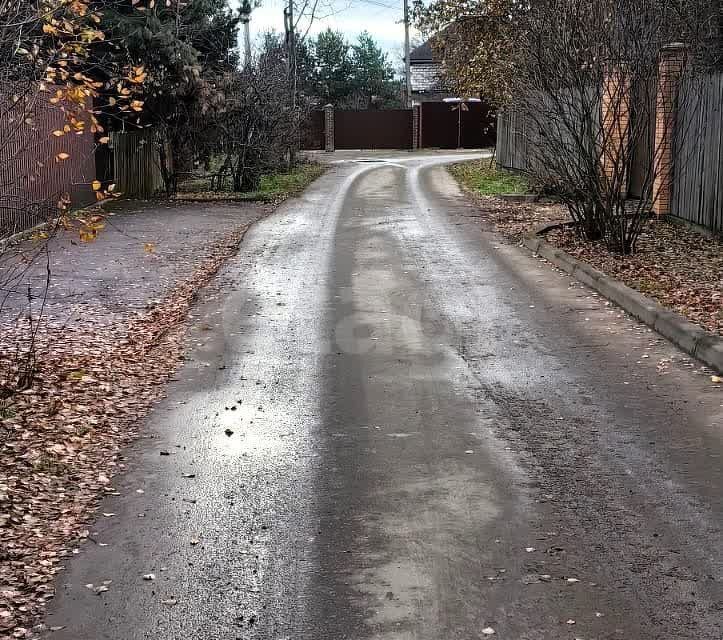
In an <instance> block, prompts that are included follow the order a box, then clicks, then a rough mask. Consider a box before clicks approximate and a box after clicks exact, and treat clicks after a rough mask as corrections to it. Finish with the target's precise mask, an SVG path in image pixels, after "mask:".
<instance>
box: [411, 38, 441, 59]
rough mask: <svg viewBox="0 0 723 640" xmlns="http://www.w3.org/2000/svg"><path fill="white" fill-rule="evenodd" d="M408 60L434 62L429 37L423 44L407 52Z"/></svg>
mask: <svg viewBox="0 0 723 640" xmlns="http://www.w3.org/2000/svg"><path fill="white" fill-rule="evenodd" d="M409 61H410V62H411V63H412V64H414V63H415V62H436V60H435V59H434V52H433V51H432V39H431V38H430V39H429V40H427V41H426V42H425V43H424V44H420V45H419V46H418V47H416V48H415V49H412V52H411V53H410V54H409Z"/></svg>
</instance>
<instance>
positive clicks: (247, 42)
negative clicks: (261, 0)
mask: <svg viewBox="0 0 723 640" xmlns="http://www.w3.org/2000/svg"><path fill="white" fill-rule="evenodd" d="M250 21H251V2H250V0H244V1H243V2H242V3H241V22H242V23H243V26H244V66H246V67H248V66H249V65H250V64H251V28H250V26H249V22H250Z"/></svg>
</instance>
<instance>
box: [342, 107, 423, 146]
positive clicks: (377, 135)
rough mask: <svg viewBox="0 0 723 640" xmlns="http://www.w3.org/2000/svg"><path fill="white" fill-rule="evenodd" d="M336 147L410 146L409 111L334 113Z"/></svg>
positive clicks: (410, 112) (410, 126)
mask: <svg viewBox="0 0 723 640" xmlns="http://www.w3.org/2000/svg"><path fill="white" fill-rule="evenodd" d="M334 147H335V148H336V149H411V148H412V110H411V109H381V110H366V111H335V112H334Z"/></svg>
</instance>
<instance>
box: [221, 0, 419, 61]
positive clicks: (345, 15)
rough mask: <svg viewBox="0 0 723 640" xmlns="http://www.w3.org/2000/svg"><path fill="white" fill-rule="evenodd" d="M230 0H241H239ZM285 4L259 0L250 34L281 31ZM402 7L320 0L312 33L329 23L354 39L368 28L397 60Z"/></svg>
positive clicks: (381, 0) (387, 2)
mask: <svg viewBox="0 0 723 640" xmlns="http://www.w3.org/2000/svg"><path fill="white" fill-rule="evenodd" d="M232 2H234V4H236V5H238V4H240V0H232ZM286 4H287V0H261V6H260V7H258V8H257V9H254V12H253V14H252V16H251V36H252V38H255V36H257V35H258V34H261V33H264V32H266V31H269V30H271V29H273V30H276V31H279V32H283V30H284V6H286ZM302 4H303V0H296V6H301V5H302ZM410 4H411V0H410ZM402 7H403V4H402V0H320V3H319V8H318V10H317V14H318V16H319V17H318V18H317V19H316V20H315V21H314V23H313V24H312V25H311V34H312V35H313V34H314V33H318V32H319V31H323V30H324V29H326V28H327V27H331V28H332V29H338V30H339V31H342V32H343V33H344V34H345V35H346V36H347V37H348V39H349V40H354V39H356V36H357V35H358V34H359V33H361V32H362V31H364V30H366V31H369V33H371V34H372V35H373V36H374V38H375V39H376V40H377V42H379V44H380V45H381V46H382V47H383V48H384V49H385V50H387V51H388V52H389V53H390V54H391V55H390V57H391V58H392V59H393V61H394V62H395V63H396V62H398V57H399V55H401V51H402V47H403V45H404V24H403V23H402V18H403V15H404V12H403V8H402ZM308 26H309V22H308V20H307V21H305V22H304V23H303V24H301V25H299V29H300V31H302V32H304V31H305V30H306V29H307V28H308ZM412 35H413V36H415V35H416V32H414V31H413V32H412Z"/></svg>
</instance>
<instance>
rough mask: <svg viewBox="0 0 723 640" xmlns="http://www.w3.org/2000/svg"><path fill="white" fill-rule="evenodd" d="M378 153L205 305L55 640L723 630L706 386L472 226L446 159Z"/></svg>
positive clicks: (320, 188)
mask: <svg viewBox="0 0 723 640" xmlns="http://www.w3.org/2000/svg"><path fill="white" fill-rule="evenodd" d="M456 157H459V156H456ZM373 158H374V160H375V161H374V162H367V161H363V160H362V161H355V160H354V159H353V155H352V154H346V155H345V156H339V160H340V161H339V162H338V163H337V164H334V165H333V168H332V170H331V171H330V172H329V173H327V174H326V175H325V176H324V177H322V178H321V179H320V180H319V181H317V182H316V183H315V184H314V185H313V186H312V188H311V189H309V190H308V191H307V193H306V194H305V195H304V197H302V198H300V199H298V200H295V201H290V202H288V203H287V204H286V205H284V206H283V207H282V208H281V209H280V210H279V211H278V212H277V213H275V214H274V215H272V216H271V217H269V218H267V219H265V220H262V221H261V222H259V223H257V224H256V226H255V227H254V228H253V229H252V230H251V231H250V232H249V234H248V235H247V238H246V240H245V242H244V243H243V245H242V247H241V251H240V253H239V255H238V257H237V258H235V259H234V260H232V261H231V263H230V264H229V265H228V268H227V269H226V270H225V271H224V273H223V274H222V276H221V278H220V279H219V281H218V283H217V284H216V286H215V288H212V289H211V290H210V291H209V292H207V294H206V295H205V296H204V298H203V300H202V303H201V305H200V306H199V308H198V309H197V311H196V313H195V317H194V319H193V329H192V342H191V352H190V357H189V361H188V363H187V365H186V366H185V367H184V369H183V370H182V371H181V372H180V373H179V375H178V380H177V381H176V382H174V383H173V384H172V385H171V387H170V389H169V394H168V398H167V400H166V401H164V402H163V403H162V404H161V405H160V406H159V407H158V408H157V409H156V410H155V411H154V412H153V414H152V415H151V416H150V419H149V420H148V425H147V428H146V434H147V436H146V438H144V439H143V440H142V441H140V442H139V443H138V444H137V445H135V446H134V447H132V448H131V449H130V450H129V451H128V452H127V455H126V467H127V468H126V471H125V473H123V474H122V475H121V476H119V478H118V479H117V481H116V483H115V486H116V488H117V490H118V494H119V495H117V496H111V497H109V498H108V499H107V500H106V503H105V504H104V506H103V509H102V511H104V512H107V513H113V514H115V515H114V516H111V517H100V518H99V520H98V522H97V523H96V524H95V525H94V527H93V528H92V540H91V541H89V542H86V543H84V544H83V546H82V547H81V548H80V550H79V553H78V554H77V556H75V557H74V558H73V560H72V562H70V563H69V566H68V569H67V571H66V572H64V573H63V574H62V575H61V578H60V581H59V587H58V596H57V598H56V600H55V602H54V604H53V605H52V609H51V612H50V616H49V619H48V621H47V624H48V625H52V626H54V627H63V628H62V629H59V630H56V631H54V632H49V633H48V636H49V637H52V638H55V639H61V640H106V639H107V640H111V639H112V640H130V639H133V640H135V639H146V638H149V639H150V638H153V639H156V640H171V639H173V640H189V639H193V640H207V639H208V640H211V639H214V640H233V639H235V638H243V639H247V638H248V639H253V638H258V639H263V640H296V639H304V640H306V639H308V640H342V639H349V640H367V639H372V638H374V639H378V640H455V639H459V640H470V639H474V638H484V637H489V636H490V635H491V634H490V631H492V630H493V631H494V633H495V635H494V636H493V637H497V638H501V639H505V640H527V639H529V640H533V639H535V640H540V639H548V638H549V639H552V638H555V639H556V638H570V639H574V638H583V639H585V640H592V639H597V640H601V639H604V638H611V639H620V640H623V639H624V640H649V639H650V640H652V639H658V638H665V639H680V638H695V639H696V640H704V639H711V640H713V639H719V638H721V637H722V635H723V631H722V627H721V618H722V616H723V593H722V591H721V580H723V557H722V552H721V550H722V549H723V544H722V542H723V539H722V538H723V537H722V535H721V523H722V522H723V517H722V516H723V501H722V500H721V495H722V493H723V471H722V465H721V462H722V458H721V454H722V453H723V446H722V432H723V429H722V426H723V409H722V407H723V395H722V394H721V391H720V389H715V388H714V387H713V385H712V384H711V382H710V377H709V375H706V374H705V373H704V372H702V371H700V369H699V365H697V364H695V363H691V362H690V361H688V360H687V359H686V358H685V356H684V354H682V353H681V352H679V351H676V350H675V349H674V348H673V347H671V346H670V345H669V344H667V343H666V342H664V341H662V340H660V339H659V338H658V337H657V336H656V335H655V334H653V333H651V332H650V331H649V330H648V329H647V328H646V327H644V326H642V325H640V324H638V323H636V322H634V321H632V320H630V319H628V318H626V317H625V316H624V315H623V314H622V313H621V312H620V311H618V310H616V309H614V308H612V307H611V306H609V305H606V303H605V301H604V300H601V299H600V298H599V297H597V296H595V295H593V294H591V293H590V292H589V291H588V290H586V289H585V288H583V287H581V286H579V285H576V284H574V283H573V282H572V281H571V279H570V278H569V277H567V276H564V275H562V274H560V273H557V272H555V271H554V270H553V269H551V268H550V267H549V265H546V264H544V263H542V262H541V261H540V260H538V259H536V258H534V257H532V256H530V255H528V254H525V253H524V252H523V251H522V250H521V249H519V248H517V247H514V246H511V245H508V244H504V243H502V242H501V241H500V240H499V238H497V237H496V236H494V235H493V234H491V233H489V232H488V231H486V230H485V229H484V228H483V226H482V225H481V224H480V222H479V220H477V219H476V218H475V215H476V214H475V211H474V210H473V209H472V208H471V207H470V206H469V205H468V204H467V203H466V202H465V200H464V198H463V197H461V194H460V193H459V190H458V189H457V187H456V186H455V185H454V184H453V183H452V182H451V180H450V178H449V177H448V176H447V174H446V172H445V170H444V169H443V168H442V167H441V166H440V163H442V162H446V161H450V160H451V159H453V158H452V157H445V156H443V155H440V154H436V155H430V156H422V155H410V154H402V153H394V154H388V155H387V156H386V160H384V154H376V155H374V156H373ZM226 430H229V434H228V435H227V432H226ZM230 432H232V433H230ZM166 453H168V454H170V455H164V454H166ZM139 490H141V491H142V493H141V492H139ZM151 573H152V574H154V576H155V579H153V580H144V578H143V576H144V575H145V574H151ZM108 581H110V582H108ZM87 584H91V585H94V586H95V587H97V586H99V585H104V586H107V588H108V590H107V591H105V592H103V593H100V594H96V593H95V592H94V590H92V589H90V588H88V587H86V586H84V585H87Z"/></svg>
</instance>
